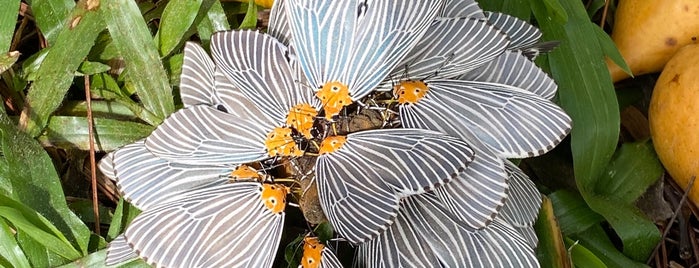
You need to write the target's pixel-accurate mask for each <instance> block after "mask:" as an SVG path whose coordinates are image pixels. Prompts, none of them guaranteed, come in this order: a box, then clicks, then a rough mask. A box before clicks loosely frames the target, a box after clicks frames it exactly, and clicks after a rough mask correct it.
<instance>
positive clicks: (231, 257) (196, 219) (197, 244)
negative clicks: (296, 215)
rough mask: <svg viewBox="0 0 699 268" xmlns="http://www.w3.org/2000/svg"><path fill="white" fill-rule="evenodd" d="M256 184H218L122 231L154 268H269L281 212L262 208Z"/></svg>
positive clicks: (148, 212) (154, 211)
mask: <svg viewBox="0 0 699 268" xmlns="http://www.w3.org/2000/svg"><path fill="white" fill-rule="evenodd" d="M261 192H262V187H261V184H259V183H254V182H239V183H231V184H224V185H218V186H215V187H210V188H206V189H201V190H198V191H193V192H191V193H190V194H188V195H187V196H185V197H183V198H181V199H179V200H177V201H174V202H171V203H168V204H165V205H162V206H158V207H154V208H152V209H150V210H146V211H144V212H143V213H141V214H140V215H138V216H137V217H136V218H135V219H134V221H133V222H132V223H131V225H130V226H129V227H128V228H127V230H126V232H125V237H126V241H127V242H128V243H129V244H130V245H131V246H132V247H133V248H134V250H136V252H138V253H139V255H140V257H141V258H143V259H144V260H146V262H147V263H149V264H151V265H156V266H158V267H232V266H240V267H271V266H272V262H273V261H274V256H275V253H276V250H277V247H278V246H279V239H280V237H281V231H282V226H283V224H284V213H283V212H282V213H278V214H275V213H272V212H271V211H270V210H268V209H267V208H266V207H265V205H264V204H263V203H262V201H261V200H262V197H261Z"/></svg>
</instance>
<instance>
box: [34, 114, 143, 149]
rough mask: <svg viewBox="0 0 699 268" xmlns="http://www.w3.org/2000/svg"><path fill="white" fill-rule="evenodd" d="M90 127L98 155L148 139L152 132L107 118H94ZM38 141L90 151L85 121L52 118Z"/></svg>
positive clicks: (75, 118) (81, 119)
mask: <svg viewBox="0 0 699 268" xmlns="http://www.w3.org/2000/svg"><path fill="white" fill-rule="evenodd" d="M93 126H94V127H95V129H94V135H95V150H98V151H112V150H114V149H116V148H118V147H121V146H124V145H126V144H129V143H132V142H134V141H136V140H139V139H142V138H144V137H146V136H148V135H149V134H150V133H151V132H152V131H153V129H154V128H153V127H152V126H149V125H145V124H141V123H136V122H129V121H120V120H114V119H106V118H94V125H93ZM39 140H40V141H41V142H45V143H47V144H50V145H53V146H57V147H59V148H77V149H81V150H89V148H90V143H89V142H90V140H89V139H88V127H87V118H85V117H82V116H80V117H79V116H54V117H52V118H51V121H49V125H48V126H47V128H46V131H45V134H44V135H42V136H41V137H40V139H39Z"/></svg>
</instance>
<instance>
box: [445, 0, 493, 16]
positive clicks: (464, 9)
mask: <svg viewBox="0 0 699 268" xmlns="http://www.w3.org/2000/svg"><path fill="white" fill-rule="evenodd" d="M440 17H445V18H476V19H483V18H485V14H483V10H482V9H481V7H479V6H478V3H476V1H475V0H446V1H445V4H444V10H443V11H442V13H441V14H440Z"/></svg>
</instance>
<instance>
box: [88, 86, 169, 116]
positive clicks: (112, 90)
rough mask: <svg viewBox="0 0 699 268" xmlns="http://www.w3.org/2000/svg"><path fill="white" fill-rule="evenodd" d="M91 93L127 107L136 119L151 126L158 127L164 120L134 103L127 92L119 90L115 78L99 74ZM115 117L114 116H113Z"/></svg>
mask: <svg viewBox="0 0 699 268" xmlns="http://www.w3.org/2000/svg"><path fill="white" fill-rule="evenodd" d="M90 90H91V91H90V92H91V93H92V94H95V95H97V96H100V97H102V98H104V99H105V100H109V101H112V100H113V101H116V102H118V103H119V104H121V105H123V106H125V107H127V108H128V109H129V110H131V112H132V113H133V114H134V115H136V117H138V118H140V119H142V120H143V121H145V122H146V123H148V124H150V125H153V126H155V125H158V122H160V121H161V120H162V119H160V118H159V117H157V116H156V115H155V114H153V113H151V112H150V111H148V110H146V109H145V108H143V106H141V105H139V104H138V103H136V102H134V101H133V100H132V99H131V98H130V97H129V96H128V95H126V93H124V91H125V90H122V89H121V88H119V85H118V84H117V82H116V81H114V78H112V77H111V76H109V75H106V74H97V75H94V76H93V77H92V85H91V88H90ZM112 115H113V114H112Z"/></svg>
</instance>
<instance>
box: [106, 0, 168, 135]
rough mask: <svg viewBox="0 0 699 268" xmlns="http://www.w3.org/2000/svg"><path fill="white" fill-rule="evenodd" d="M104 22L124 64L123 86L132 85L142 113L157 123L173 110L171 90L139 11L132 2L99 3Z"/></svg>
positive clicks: (124, 0) (107, 0) (122, 0)
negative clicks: (152, 117)
mask: <svg viewBox="0 0 699 268" xmlns="http://www.w3.org/2000/svg"><path fill="white" fill-rule="evenodd" d="M101 3H102V9H103V11H104V16H103V17H104V19H105V21H106V24H107V28H108V29H109V33H110V34H111V35H112V42H113V44H114V45H115V46H116V48H117V49H118V50H119V52H120V54H121V56H122V57H123V58H124V62H125V65H126V66H125V72H126V81H127V83H129V84H131V85H132V86H134V88H135V90H136V93H137V94H138V97H139V98H140V100H141V102H142V103H143V106H144V107H145V108H146V110H148V111H150V112H151V113H153V114H154V115H155V116H156V118H157V120H156V121H155V122H149V123H152V124H154V125H158V124H160V122H162V120H163V119H165V117H166V116H168V115H169V114H170V113H172V112H173V111H174V110H175V104H174V101H173V98H172V88H171V87H170V84H169V82H168V76H167V74H166V73H165V68H164V67H163V63H162V62H161V61H160V55H159V54H158V49H157V47H156V46H155V42H153V37H152V36H151V33H150V31H149V30H148V26H147V25H146V22H145V21H144V20H143V17H142V16H141V11H140V10H139V9H138V6H137V5H136V3H135V2H134V1H132V0H102V2H101Z"/></svg>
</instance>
